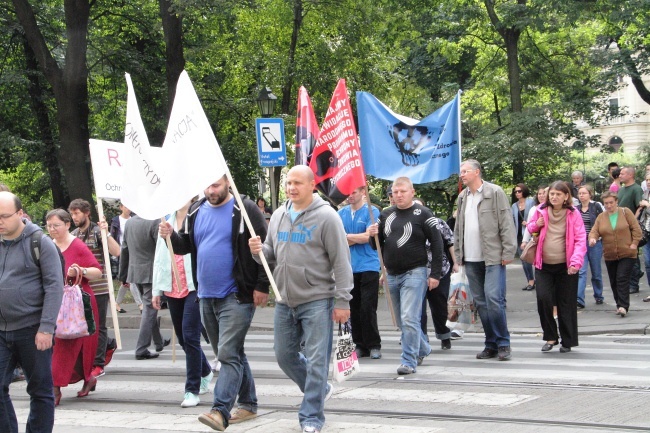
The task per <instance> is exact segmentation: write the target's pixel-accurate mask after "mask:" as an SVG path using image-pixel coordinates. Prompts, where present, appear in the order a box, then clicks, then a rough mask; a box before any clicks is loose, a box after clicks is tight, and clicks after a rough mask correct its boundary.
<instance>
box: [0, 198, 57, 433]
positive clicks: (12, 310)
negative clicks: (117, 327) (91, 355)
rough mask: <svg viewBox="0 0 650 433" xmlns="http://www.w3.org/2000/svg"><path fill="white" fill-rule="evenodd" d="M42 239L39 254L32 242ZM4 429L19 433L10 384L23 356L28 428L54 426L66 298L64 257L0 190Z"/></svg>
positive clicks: (0, 419) (45, 430) (0, 413)
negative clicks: (57, 334) (57, 342)
mask: <svg viewBox="0 0 650 433" xmlns="http://www.w3.org/2000/svg"><path fill="white" fill-rule="evenodd" d="M32 235H34V238H35V239H36V238H37V237H38V239H40V245H39V247H38V248H39V252H40V255H39V258H38V259H35V258H34V256H33V254H32V248H33V247H32V246H31V240H32ZM0 236H1V239H2V240H1V241H0V372H2V374H0V393H1V394H0V399H1V400H0V432H7V433H18V422H17V420H16V413H15V411H14V407H13V404H12V402H11V398H10V397H9V385H10V384H11V372H13V370H14V368H15V367H16V363H17V362H18V360H20V364H21V365H22V367H23V371H24V372H25V377H26V379H27V393H28V394H29V397H30V412H29V416H28V417H27V428H26V431H28V432H34V433H36V432H38V433H50V432H52V429H53V427H54V391H53V385H52V340H53V336H54V335H53V334H54V327H55V325H56V319H57V315H58V313H59V309H60V308H61V299H62V297H63V274H62V272H63V271H62V268H61V259H60V258H59V253H58V251H57V249H56V246H55V245H54V243H53V242H52V240H51V239H50V238H49V237H47V236H43V232H42V231H41V229H40V228H39V227H38V226H37V225H36V224H33V223H31V222H29V221H27V220H26V219H25V218H24V215H23V205H22V203H21V201H20V199H19V198H18V197H16V196H15V195H13V194H12V193H10V192H7V191H2V192H0Z"/></svg>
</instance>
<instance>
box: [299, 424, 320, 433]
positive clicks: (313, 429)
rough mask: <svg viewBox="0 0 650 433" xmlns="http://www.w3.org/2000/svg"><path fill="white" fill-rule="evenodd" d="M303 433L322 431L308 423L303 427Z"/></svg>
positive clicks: (318, 432)
mask: <svg viewBox="0 0 650 433" xmlns="http://www.w3.org/2000/svg"><path fill="white" fill-rule="evenodd" d="M302 433H320V430H318V429H317V428H316V427H312V426H310V425H308V426H305V427H303V429H302Z"/></svg>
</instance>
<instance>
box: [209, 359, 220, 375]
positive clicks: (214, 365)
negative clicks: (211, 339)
mask: <svg viewBox="0 0 650 433" xmlns="http://www.w3.org/2000/svg"><path fill="white" fill-rule="evenodd" d="M210 367H212V372H213V373H216V372H218V371H219V370H221V363H220V362H219V360H218V359H217V358H214V361H212V364H210Z"/></svg>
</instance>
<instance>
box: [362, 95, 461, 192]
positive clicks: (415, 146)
mask: <svg viewBox="0 0 650 433" xmlns="http://www.w3.org/2000/svg"><path fill="white" fill-rule="evenodd" d="M357 110H358V114H359V135H360V140H361V156H362V158H363V166H364V168H365V169H366V173H367V174H371V175H373V176H375V177H377V178H379V179H385V180H395V179H396V178H398V177H400V176H408V177H409V178H410V179H411V181H412V182H413V183H414V184H422V183H429V182H437V181H440V180H445V179H447V178H448V177H449V176H451V175H452V174H455V173H458V172H459V170H460V92H458V95H456V97H455V98H454V99H453V100H452V101H450V102H448V103H447V104H445V105H444V106H443V107H442V108H440V109H439V110H437V111H435V112H433V113H431V114H430V115H428V116H427V117H425V118H424V119H422V120H420V121H419V122H418V121H417V120H415V119H411V118H408V117H405V116H401V115H399V114H395V113H393V112H392V111H391V110H390V109H389V108H388V107H386V106H385V105H384V104H383V103H382V102H381V101H379V100H378V99H377V98H375V97H374V96H373V95H371V94H370V93H367V92H357Z"/></svg>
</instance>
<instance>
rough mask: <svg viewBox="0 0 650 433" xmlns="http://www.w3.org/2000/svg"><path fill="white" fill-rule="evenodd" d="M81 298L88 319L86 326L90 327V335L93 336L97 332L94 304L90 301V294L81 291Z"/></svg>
mask: <svg viewBox="0 0 650 433" xmlns="http://www.w3.org/2000/svg"><path fill="white" fill-rule="evenodd" d="M81 298H82V299H83V302H84V316H85V317H86V324H87V325H88V334H90V335H93V334H94V333H95V331H96V330H97V325H96V324H95V316H94V314H93V304H92V302H91V300H90V293H87V292H84V291H83V290H82V291H81Z"/></svg>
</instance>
